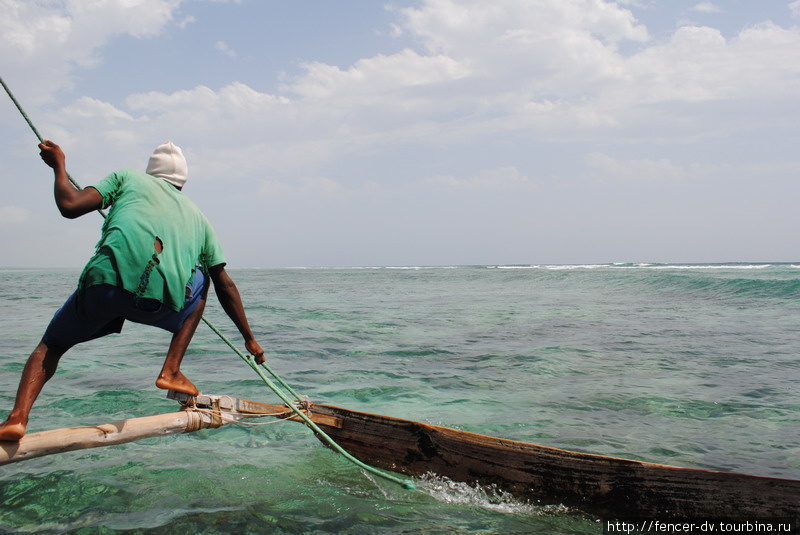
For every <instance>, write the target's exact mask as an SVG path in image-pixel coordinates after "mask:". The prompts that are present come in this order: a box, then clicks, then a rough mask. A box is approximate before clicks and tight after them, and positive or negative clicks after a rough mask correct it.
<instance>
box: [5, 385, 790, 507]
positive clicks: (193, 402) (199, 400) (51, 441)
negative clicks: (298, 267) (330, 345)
mask: <svg viewBox="0 0 800 535" xmlns="http://www.w3.org/2000/svg"><path fill="white" fill-rule="evenodd" d="M169 397H170V398H172V399H176V400H178V401H180V402H181V403H182V404H183V409H184V410H182V411H180V412H175V413H170V414H165V415H156V416H149V417H144V418H135V419H131V420H122V421H119V422H114V423H112V424H105V425H101V426H94V427H91V426H90V427H78V428H67V429H57V430H52V431H43V432H39V433H30V434H28V435H26V436H25V437H23V439H22V440H21V441H20V442H19V443H3V442H0V465H2V464H6V463H10V462H16V461H21V460H25V459H30V458H34V457H39V456H42V455H49V454H52V453H60V452H64V451H71V450H77V449H84V448H92V447H98V446H105V445H112V444H119V443H122V442H130V441H132V440H138V439H141V438H145V437H150V436H163V435H167V434H173V433H184V432H191V431H196V430H198V429H201V428H204V427H219V426H220V425H224V424H226V423H230V422H235V421H238V420H241V419H243V418H246V417H252V416H254V415H259V416H272V417H276V418H284V419H290V420H298V417H297V416H296V415H294V413H293V412H292V411H291V410H289V408H288V407H287V406H285V405H269V404H265V403H259V402H253V401H248V400H242V399H237V398H231V397H229V396H205V395H200V396H196V397H193V396H188V395H186V394H179V393H174V392H170V394H169ZM304 412H306V413H307V414H308V415H309V416H310V418H311V420H312V421H313V422H314V423H316V424H317V425H318V426H319V427H320V429H322V430H323V431H324V432H325V433H327V434H328V435H329V436H330V437H331V438H333V439H334V440H335V441H336V443H338V444H339V446H341V447H342V448H344V449H345V450H346V451H347V452H349V453H350V454H351V455H353V456H354V457H356V458H357V459H359V460H361V461H362V462H365V463H367V464H370V465H373V466H377V467H379V468H383V469H386V470H391V471H394V472H399V473H403V474H407V475H411V476H420V475H425V474H431V473H432V474H436V475H439V476H444V477H447V478H450V479H451V480H454V481H462V482H466V483H469V484H479V485H494V486H496V488H498V489H502V490H504V491H506V492H509V493H511V494H513V495H516V496H518V497H520V498H522V499H525V500H529V501H531V502H532V503H540V504H564V505H567V506H571V507H574V508H575V509H577V510H580V511H584V512H586V513H591V514H597V515H602V516H603V517H604V518H635V517H647V518H695V519H696V518H702V519H715V520H742V519H748V520H758V519H793V520H794V519H798V518H800V480H794V479H781V478H774V477H761V476H753V475H746V474H737V473H730V472H719V471H713V470H703V469H696V468H679V467H675V466H667V465H663V464H654V463H648V462H642V461H635V460H630V459H622V458H616V457H606V456H602V455H592V454H586V453H578V452H573V451H567V450H562V449H557V448H551V447H547V446H540V445H537V444H529V443H526V442H519V441H515V440H507V439H503V438H496V437H491V436H486V435H480V434H476V433H470V432H466V431H459V430H455V429H450V428H447V427H441V426H437V425H430V424H425V423H420V422H415V421H412V420H404V419H400V418H393V417H390V416H382V415H378V414H370V413H367V412H359V411H353V410H349V409H344V408H341V407H334V406H331V405H322V404H311V403H305V404H304Z"/></svg>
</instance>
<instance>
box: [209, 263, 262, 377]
mask: <svg viewBox="0 0 800 535" xmlns="http://www.w3.org/2000/svg"><path fill="white" fill-rule="evenodd" d="M208 274H209V275H210V276H211V280H212V281H213V282H214V291H215V292H216V294H217V298H218V299H219V302H220V303H221V304H222V308H223V309H224V310H225V313H226V314H227V315H228V316H229V317H230V318H231V320H233V323H234V324H235V325H236V328H237V329H239V332H240V333H242V337H244V343H245V347H246V348H247V351H248V352H249V353H250V354H251V355H253V356H254V357H255V358H256V363H258V364H261V363H262V362H264V350H263V349H261V346H260V345H258V342H256V339H255V336H253V332H252V331H251V330H250V325H249V324H248V323H247V315H246V314H245V311H244V304H243V303H242V298H241V296H240V295H239V289H238V288H236V284H235V283H234V282H233V279H231V277H230V275H228V273H227V272H226V271H225V264H219V265H216V266H214V267H212V268H211V269H209V270H208Z"/></svg>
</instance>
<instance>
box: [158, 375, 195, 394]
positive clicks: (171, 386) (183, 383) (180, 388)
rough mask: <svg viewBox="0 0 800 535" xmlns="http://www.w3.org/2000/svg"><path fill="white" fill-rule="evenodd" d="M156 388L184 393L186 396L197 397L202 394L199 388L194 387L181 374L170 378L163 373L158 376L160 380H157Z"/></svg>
mask: <svg viewBox="0 0 800 535" xmlns="http://www.w3.org/2000/svg"><path fill="white" fill-rule="evenodd" d="M156 386H157V387H158V388H163V389H164V390H175V391H176V392H183V393H184V394H189V395H190V396H196V395H198V394H200V391H199V390H198V389H197V387H196V386H194V385H193V384H192V382H191V381H190V380H189V379H187V378H186V376H185V375H183V373H181V372H178V373H176V374H175V375H169V376H168V375H165V374H163V373H162V374H161V375H159V376H158V379H156Z"/></svg>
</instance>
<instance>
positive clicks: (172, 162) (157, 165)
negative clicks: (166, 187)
mask: <svg viewBox="0 0 800 535" xmlns="http://www.w3.org/2000/svg"><path fill="white" fill-rule="evenodd" d="M145 172H146V173H147V174H148V175H153V176H157V177H159V178H163V179H164V180H166V181H167V182H169V183H170V184H172V185H174V186H177V187H179V188H182V187H183V185H184V184H185V183H186V179H187V178H188V177H189V168H188V167H187V165H186V158H184V157H183V151H182V150H181V148H180V147H179V146H177V145H176V144H174V143H173V142H172V141H167V142H166V143H164V144H163V145H159V146H158V147H157V148H156V150H155V151H153V155H152V156H150V161H149V162H147V170H146V171H145Z"/></svg>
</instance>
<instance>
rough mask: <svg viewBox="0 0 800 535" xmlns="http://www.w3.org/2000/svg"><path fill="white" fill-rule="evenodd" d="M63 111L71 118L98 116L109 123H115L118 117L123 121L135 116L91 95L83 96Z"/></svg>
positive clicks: (97, 117)
mask: <svg viewBox="0 0 800 535" xmlns="http://www.w3.org/2000/svg"><path fill="white" fill-rule="evenodd" d="M62 112H63V113H64V115H66V116H67V117H69V118H71V119H76V118H81V119H87V118H96V119H101V120H103V121H105V122H108V123H113V122H115V121H116V120H118V119H121V120H123V121H132V120H133V117H131V116H130V115H129V114H127V113H125V112H124V111H122V110H119V109H117V108H116V107H114V106H113V105H111V104H109V103H108V102H102V101H100V100H97V99H94V98H90V97H81V98H80V99H78V100H77V101H75V102H74V103H73V104H71V105H69V106H66V107H65V108H64V109H63V110H62Z"/></svg>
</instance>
